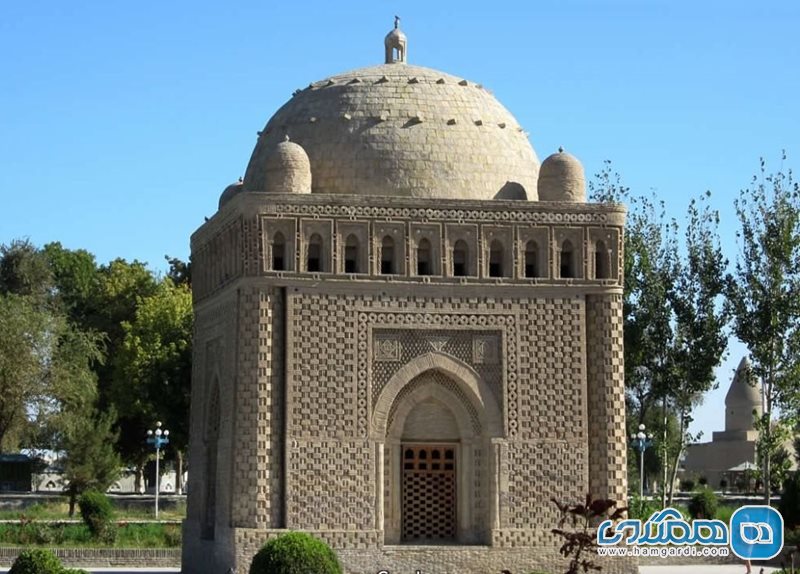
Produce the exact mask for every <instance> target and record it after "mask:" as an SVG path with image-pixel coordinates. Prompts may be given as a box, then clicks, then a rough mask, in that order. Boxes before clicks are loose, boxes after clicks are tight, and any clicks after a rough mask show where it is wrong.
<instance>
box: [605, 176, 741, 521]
mask: <svg viewBox="0 0 800 574" xmlns="http://www.w3.org/2000/svg"><path fill="white" fill-rule="evenodd" d="M590 189H591V191H592V198H593V199H594V200H599V201H615V202H622V203H626V204H627V205H629V213H628V218H627V223H626V228H625V245H624V248H625V276H624V290H623V301H624V303H623V315H624V318H623V320H624V323H623V329H624V342H625V386H626V404H627V408H628V413H629V419H632V420H629V423H628V426H629V430H630V431H631V432H632V433H633V432H636V427H638V425H639V424H646V425H647V427H648V430H650V431H651V432H652V431H655V444H654V445H653V447H654V448H653V454H654V453H655V452H656V449H657V452H658V453H659V455H660V458H661V468H662V473H663V474H662V481H663V485H664V486H665V488H664V489H662V505H664V506H665V505H666V504H667V496H668V495H669V498H670V501H671V498H672V484H674V482H675V474H676V473H677V465H678V461H679V459H680V457H681V454H682V452H683V450H684V448H685V445H686V443H687V442H688V441H689V440H691V439H692V437H690V436H689V435H688V434H687V429H688V427H689V424H690V422H691V411H692V409H693V407H694V406H695V404H696V403H697V402H698V401H699V400H700V399H701V397H702V395H703V393H705V392H706V391H708V390H709V389H710V388H711V387H712V386H713V384H714V368H715V367H716V366H717V365H718V364H719V362H720V360H721V358H722V354H723V352H724V350H725V346H726V342H725V334H724V326H725V323H726V321H727V317H726V315H725V310H724V307H723V306H722V300H721V299H722V295H723V293H724V268H725V265H726V262H725V259H724V257H723V256H722V251H721V248H720V246H719V240H718V237H717V225H718V216H717V214H716V212H714V211H713V210H711V209H710V208H709V206H708V204H707V203H706V202H707V200H708V198H709V195H708V194H706V195H705V196H704V197H703V199H702V200H701V202H697V201H692V202H691V204H690V205H689V208H688V220H687V226H686V229H685V236H684V241H683V244H681V242H680V241H679V240H678V230H679V228H678V225H677V223H676V222H675V221H668V220H667V218H666V216H665V211H664V205H663V203H662V202H657V201H655V200H653V199H650V198H648V197H641V196H634V195H632V194H631V193H630V190H629V189H628V188H626V187H624V186H623V185H621V183H620V179H619V176H618V175H617V174H612V172H611V170H610V166H609V164H608V163H607V164H606V167H605V168H604V170H603V171H602V172H601V173H600V174H598V176H597V178H596V180H595V181H594V182H592V183H591V184H590ZM656 408H657V409H658V410H659V411H660V416H659V417H658V419H657V420H658V422H657V423H656V424H652V421H653V418H652V417H651V416H650V413H651V411H652V410H653V409H656ZM647 459H648V457H646V463H647V462H648V461H647ZM649 460H650V461H652V460H653V459H652V455H651V457H650V458H649ZM669 469H671V472H669Z"/></svg>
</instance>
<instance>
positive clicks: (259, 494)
mask: <svg viewBox="0 0 800 574" xmlns="http://www.w3.org/2000/svg"><path fill="white" fill-rule="evenodd" d="M283 305H284V302H283V295H282V291H281V290H280V289H270V290H267V291H261V290H258V289H247V290H243V292H242V295H241V302H240V315H239V337H238V340H239V377H240V379H239V388H238V393H237V408H236V424H237V433H236V437H235V438H236V458H237V464H236V466H235V469H234V475H233V478H234V484H235V491H236V493H237V495H236V496H234V497H233V521H234V524H236V525H239V526H250V527H257V526H262V527H268V526H272V527H276V526H280V525H281V524H282V522H283V517H282V506H283V505H282V497H283V490H282V488H281V487H282V485H281V468H282V466H283V465H282V448H281V440H280V434H279V432H278V429H280V428H281V426H282V423H281V421H282V414H281V413H282V410H281V404H282V402H283V401H282V385H281V384H280V383H279V381H282V379H283V354H284V351H283V349H284V347H283V336H282V332H283ZM276 333H277V334H278V335H277V336H276Z"/></svg>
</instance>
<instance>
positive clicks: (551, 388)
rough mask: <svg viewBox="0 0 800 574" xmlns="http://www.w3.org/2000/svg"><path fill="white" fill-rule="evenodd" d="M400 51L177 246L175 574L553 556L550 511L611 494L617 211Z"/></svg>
mask: <svg viewBox="0 0 800 574" xmlns="http://www.w3.org/2000/svg"><path fill="white" fill-rule="evenodd" d="M400 48H402V49H400ZM405 50H406V39H405V36H403V34H402V32H400V31H399V29H397V28H395V30H393V31H392V32H390V34H389V35H388V36H387V38H386V63H385V64H384V65H381V66H374V67H372V68H364V69H360V70H355V71H353V72H350V73H347V74H342V75H339V76H333V77H331V78H328V79H325V80H323V81H321V82H316V83H313V84H311V85H310V86H309V87H308V88H306V89H304V90H299V91H298V92H296V93H295V94H294V96H293V97H292V99H291V100H290V101H289V102H288V103H287V104H286V105H285V106H283V107H282V108H281V109H280V110H279V111H278V112H277V113H276V114H275V116H274V117H273V118H272V119H271V120H270V121H269V123H268V124H267V126H266V128H265V129H264V130H263V131H262V132H260V135H259V141H258V144H257V145H256V149H255V151H254V153H253V156H252V158H251V161H250V165H249V166H248V169H247V172H246V174H245V177H244V180H243V181H240V182H239V183H237V184H234V185H232V186H230V187H229V188H227V189H226V190H225V192H224V193H223V195H222V197H221V200H220V209H219V211H218V212H217V213H216V214H215V215H214V216H213V217H212V218H211V219H210V220H209V221H207V222H206V223H205V224H204V225H203V226H201V227H200V229H198V231H197V232H196V233H195V234H194V235H193V236H192V261H193V265H194V267H193V280H194V296H195V314H196V322H195V325H196V327H195V329H196V331H195V343H194V349H195V350H194V373H193V387H192V422H191V425H192V426H191V445H190V460H189V465H190V468H191V484H190V491H189V508H188V516H187V519H186V522H185V525H184V551H183V568H184V571H185V572H198V573H199V572H224V571H226V570H227V569H228V568H230V567H234V568H237V569H238V570H239V571H243V570H245V569H247V568H248V567H249V563H250V559H251V557H252V555H253V554H254V553H255V552H256V551H257V550H258V548H259V547H260V546H261V544H263V542H264V541H265V540H267V539H269V538H270V537H273V536H276V535H278V534H280V533H281V532H284V531H286V529H291V530H295V529H299V530H304V531H308V532H311V533H312V534H314V535H316V536H319V537H321V538H323V539H325V540H326V541H328V542H329V543H330V544H331V545H332V546H333V547H334V548H335V549H336V551H337V553H338V554H339V556H340V558H341V559H342V562H343V564H344V565H345V568H346V569H347V571H348V572H378V571H379V570H381V569H386V570H389V571H414V570H415V569H417V568H420V569H423V570H424V571H436V572H456V571H459V572H497V571H499V570H501V569H504V568H505V569H509V570H511V571H512V572H519V571H524V572H529V571H531V570H535V569H543V570H548V569H555V568H556V565H558V564H562V563H563V559H561V558H560V557H559V556H558V550H557V549H558V540H556V538H555V537H554V535H552V534H551V532H550V530H551V528H553V527H554V526H555V522H556V519H557V515H556V509H555V507H554V505H553V504H552V503H551V502H550V499H551V498H552V497H555V498H557V499H561V500H580V499H582V498H583V496H584V495H585V494H586V493H587V492H589V491H591V492H592V493H593V494H594V495H596V496H602V497H609V498H613V499H616V500H619V501H624V500H625V498H626V452H625V449H626V433H625V405H624V384H623V355H622V351H623V342H622V233H623V225H624V216H625V212H624V208H622V207H621V206H619V205H612V204H592V203H587V202H586V198H585V186H584V181H583V170H582V168H581V167H580V164H579V163H578V162H577V160H575V158H573V157H572V156H570V155H569V154H567V153H564V152H562V151H559V152H558V153H556V154H553V155H552V156H550V157H549V158H548V159H547V160H545V161H544V162H543V163H542V164H541V166H540V165H539V162H538V160H537V158H536V155H535V153H534V152H533V149H532V148H531V146H530V144H529V143H528V140H527V137H526V135H525V133H524V132H523V131H522V129H521V128H520V127H519V126H518V125H517V124H516V121H515V120H514V118H513V117H512V116H511V114H509V113H508V111H506V110H505V108H503V107H502V106H501V105H500V104H499V103H498V102H497V100H495V99H494V97H493V96H491V94H489V92H487V91H486V90H485V89H483V88H482V87H481V86H478V85H475V84H472V83H470V82H467V81H465V80H461V79H460V78H456V77H453V76H450V75H448V74H443V73H441V72H437V71H435V70H431V69H427V68H421V67H417V66H410V65H408V64H407V63H406V62H405V56H406V52H405ZM287 138H288V139H287ZM604 571H606V572H634V571H635V566H634V565H632V564H631V563H628V562H624V561H620V562H615V563H611V562H608V563H606V565H605V569H604Z"/></svg>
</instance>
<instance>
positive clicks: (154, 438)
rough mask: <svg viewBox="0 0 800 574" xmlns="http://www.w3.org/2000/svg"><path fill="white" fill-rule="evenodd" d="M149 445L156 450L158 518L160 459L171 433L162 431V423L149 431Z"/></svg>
mask: <svg viewBox="0 0 800 574" xmlns="http://www.w3.org/2000/svg"><path fill="white" fill-rule="evenodd" d="M147 443H148V444H152V445H153V446H154V447H155V449H156V518H158V491H159V484H158V479H159V476H158V459H159V458H160V455H161V447H162V446H164V445H165V444H169V431H168V430H163V431H162V430H161V421H158V422H157V423H156V430H155V431H152V430H148V431H147Z"/></svg>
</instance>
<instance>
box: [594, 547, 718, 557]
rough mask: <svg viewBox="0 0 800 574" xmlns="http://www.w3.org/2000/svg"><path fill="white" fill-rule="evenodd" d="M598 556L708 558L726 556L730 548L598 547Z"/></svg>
mask: <svg viewBox="0 0 800 574" xmlns="http://www.w3.org/2000/svg"><path fill="white" fill-rule="evenodd" d="M597 554H598V555H599V556H612V557H613V556H616V557H623V556H624V557H634V556H635V557H646V556H651V557H654V558H674V557H679V556H687V557H693V558H695V557H709V556H728V554H730V548H728V547H727V546H660V547H659V546H632V547H630V548H624V547H619V546H610V547H606V548H603V547H600V548H598V549H597Z"/></svg>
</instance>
